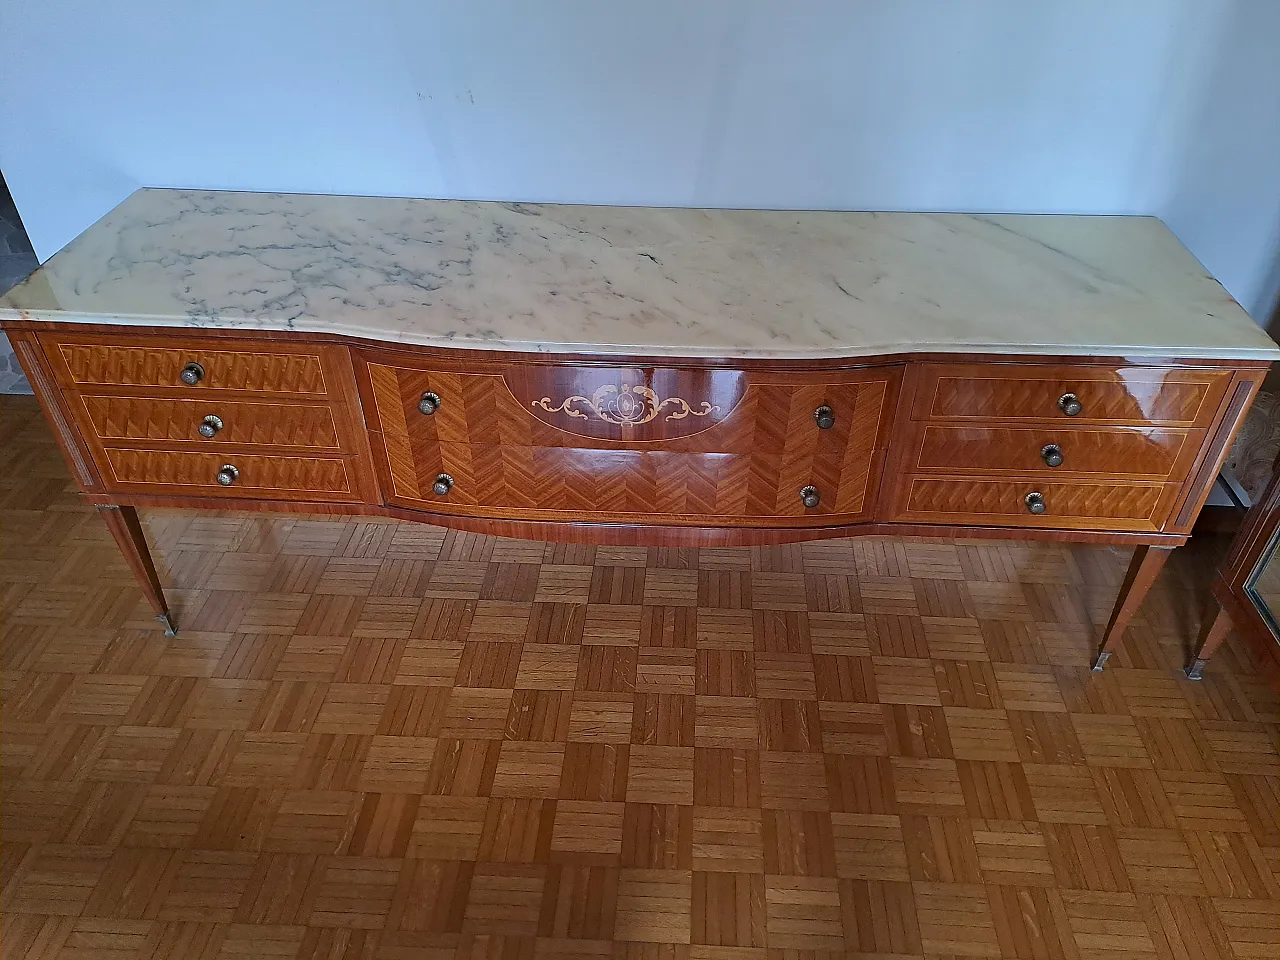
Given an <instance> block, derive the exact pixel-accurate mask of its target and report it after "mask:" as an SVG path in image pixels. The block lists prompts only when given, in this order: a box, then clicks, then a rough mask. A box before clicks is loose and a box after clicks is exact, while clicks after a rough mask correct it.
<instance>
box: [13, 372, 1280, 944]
mask: <svg viewBox="0 0 1280 960" xmlns="http://www.w3.org/2000/svg"><path fill="white" fill-rule="evenodd" d="M75 490H76V488H75V484H74V483H73V481H72V479H71V477H70V475H69V474H68V468H67V466H66V465H65V463H64V461H63V459H62V457H61V455H60V453H59V450H58V447H57V445H56V443H55V440H54V438H53V435H52V433H51V432H50V428H49V427H48V425H47V424H46V422H45V420H44V418H43V417H42V416H41V414H40V411H39V408H38V407H37V405H36V403H35V402H34V401H33V400H31V399H29V398H15V397H3V398H0V531H2V533H3V535H2V536H0V657H2V660H0V665H2V668H3V669H2V671H0V680H3V684H4V686H3V695H4V708H5V709H4V716H3V742H2V744H0V746H2V750H0V761H2V769H0V772H2V773H3V789H2V793H0V801H2V806H0V828H2V830H3V835H4V846H3V858H2V860H0V867H2V872H0V884H2V885H0V917H2V920H3V924H4V930H3V938H2V940H0V944H2V947H0V949H2V951H3V955H4V957H6V958H9V957H13V958H33V960H34V958H42V960H44V958H53V957H63V958H72V957H130V958H134V957H136V958H149V960H160V958H165V960H194V958H201V960H215V958H226V960H232V958H264V957H265V958H286V957H287V958H295V957H296V958H302V960H320V958H326V960H332V958H353V960H354V958H403V957H415V958H417V957H424V958H439V957H450V958H453V957H459V958H462V957H619V958H659V957H671V958H688V960H693V958H725V960H728V958H733V960H751V958H759V960H765V958H777V960H781V958H784V957H787V958H790V957H796V958H799V957H807V958H824V960H825V958H830V960H835V958H836V957H868V958H870V957H876V958H885V957H897V958H906V957H914V958H924V957H929V958H942V957H954V956H962V957H1008V958H1027V960H1032V958H1039V957H1046V958H1056V957H1062V958H1071V960H1076V958H1079V960H1086V958H1094V957H1105V958H1117V960H1119V958H1128V957H1143V958H1158V960H1183V958H1192V957H1197V958H1201V957H1203V958H1222V960H1259V958H1266V957H1273V956H1276V955H1277V953H1278V952H1280V920H1278V918H1280V886H1278V883H1280V876H1278V874H1280V823H1278V821H1277V818H1276V811H1277V809H1280V751H1278V748H1277V726H1278V725H1280V697H1278V696H1277V695H1276V693H1275V692H1273V690H1272V689H1271V688H1270V687H1269V685H1268V681H1267V679H1266V678H1265V677H1264V675H1262V674H1260V673H1258V672H1256V671H1255V668H1254V667H1253V665H1252V662H1251V660H1250V657H1249V654H1248V651H1247V649H1246V648H1245V647H1243V646H1242V645H1241V641H1240V639H1239V638H1236V637H1233V638H1231V639H1230V640H1229V641H1228V643H1227V645H1226V646H1225V647H1224V648H1223V649H1222V651H1221V652H1220V653H1219V654H1218V656H1217V657H1216V658H1215V659H1214V660H1213V661H1212V662H1211V663H1210V664H1209V666H1208V668H1207V671H1206V679H1205V681H1204V682H1203V683H1202V684H1192V683H1189V682H1187V681H1185V680H1184V679H1182V678H1181V676H1180V674H1179V672H1178V668H1179V667H1180V666H1181V664H1182V662H1183V659H1184V651H1185V649H1186V647H1187V646H1188V645H1189V644H1190V643H1191V642H1192V641H1193V640H1194V638H1195V636H1196V632H1197V614H1198V609H1199V607H1200V602H1201V600H1202V598H1203V595H1204V591H1205V589H1206V587H1207V582H1208V580H1207V575H1206V569H1207V568H1206V561H1204V560H1203V558H1201V559H1199V560H1198V559H1197V557H1196V554H1195V552H1194V548H1191V549H1188V550H1185V551H1178V552H1177V553H1175V555H1174V557H1173V558H1172V559H1171V560H1170V562H1169V564H1168V566H1167V567H1166V568H1165V570H1164V572H1163V573H1162V574H1161V577H1160V579H1159V580H1158V581H1157V583H1156V585H1155V587H1154V589H1153V591H1152V593H1151V595H1150V597H1149V599H1148V601H1147V603H1146V604H1145V605H1144V606H1143V607H1142V609H1141V610H1140V611H1139V612H1138V614H1137V617H1136V618H1135V620H1134V623H1133V626H1132V627H1131V629H1130V631H1129V635H1128V637H1127V639H1126V642H1125V644H1124V645H1123V646H1122V647H1121V648H1120V649H1119V651H1118V652H1117V654H1116V656H1115V658H1114V659H1113V662H1112V664H1111V666H1109V667H1108V670H1107V672H1105V673H1102V674H1098V675H1094V674H1091V673H1090V672H1089V670H1088V666H1087V664H1088V661H1089V658H1090V654H1091V652H1092V649H1093V647H1094V646H1095V645H1096V643H1097V639H1098V637H1099V635H1100V629H1101V626H1102V624H1103V623H1105V620H1106V617H1107V615H1108V612H1109V611H1110V608H1111V603H1112V599H1113V597H1114V593H1115V589H1116V587H1117V585H1118V583H1119V581H1120V578H1121V576H1122V575H1123V572H1124V569H1125V566H1126V564H1127V563H1128V560H1129V556H1128V551H1127V550H1125V549H1114V548H1107V547H1083V546H1075V547H1071V546H1065V545H1057V544H1047V543H1017V544H1015V543H1008V542H988V541H970V540H937V539H935V540H930V541H920V540H905V541H904V540H900V539H897V540H889V539H875V538H863V539H858V540H829V541H824V542H821V543H812V544H804V545H798V544H793V545H785V546H770V547H758V548H750V549H747V548H741V549H724V548H718V549H717V548H704V549H683V548H680V549H677V548H647V549H646V548H643V547H604V546H589V545H572V544H560V545H556V544H543V543H536V542H526V541H517V540H504V539H498V538H491V537H486V536H480V535H475V534H468V533H462V532H458V531H446V530H444V529H441V528H436V527H431V526H426V525H422V524H406V523H398V522H395V521H393V520H389V519H385V518H372V519H369V518H353V517H346V518H337V517H301V516H294V515H290V516H270V515H266V514H262V513H255V514H210V513H207V512H206V513H200V512H191V511H176V510H173V511H162V510H153V511H143V514H142V516H143V521H144V524H145V527H146V531H147V534H148V536H149V538H150V539H151V541H152V544H153V548H154V554H155V556H156V560H157V566H158V567H159V570H160V576H161V579H162V580H163V581H164V582H165V585H166V588H167V592H168V595H169V599H170V602H171V605H172V606H173V607H174V609H175V613H176V616H177V618H178V620H179V622H180V624H181V629H180V632H179V635H178V636H177V637H172V638H167V637H165V636H164V634H163V632H162V627H161V626H160V625H159V624H157V623H155V622H154V621H153V619H152V616H153V612H152V610H151V608H150V606H149V605H148V604H147V602H146V600H145V598H144V597H143V596H142V594H141V593H140V592H139V590H138V588H137V587H136V585H135V584H134V580H133V577H132V575H131V573H130V571H129V569H128V567H127V565H126V563H125V561H124V560H123V559H122V558H121V556H120V555H119V553H118V552H117V550H116V547H115V545H114V543H113V541H112V538H111V534H110V533H109V532H108V530H107V529H106V528H105V527H104V526H103V524H102V522H101V520H100V519H99V518H98V517H97V516H96V515H95V511H94V510H93V509H92V507H90V506H88V505H86V504H85V503H84V502H83V500H82V499H81V498H80V497H79V496H78V495H77V493H76V492H75ZM1207 562H1208V563H1211V562H1212V560H1211V559H1210V560H1209V561H1207Z"/></svg>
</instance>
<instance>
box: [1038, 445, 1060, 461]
mask: <svg viewBox="0 0 1280 960" xmlns="http://www.w3.org/2000/svg"><path fill="white" fill-rule="evenodd" d="M1040 459H1041V460H1043V461H1044V462H1045V466H1048V467H1060V466H1062V448H1061V447H1060V446H1058V445H1057V444H1056V443H1046V444H1045V445H1044V446H1043V447H1041V448H1040Z"/></svg>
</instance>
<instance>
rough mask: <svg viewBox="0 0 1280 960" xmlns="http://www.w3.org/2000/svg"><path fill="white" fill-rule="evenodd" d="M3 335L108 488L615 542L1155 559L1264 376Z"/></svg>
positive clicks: (195, 501)
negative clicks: (1112, 548)
mask: <svg viewBox="0 0 1280 960" xmlns="http://www.w3.org/2000/svg"><path fill="white" fill-rule="evenodd" d="M11 330H12V336H13V337H14V339H15V342H16V343H17V345H18V348H19V351H20V356H21V357H22V358H23V362H24V364H26V366H27V368H28V371H29V372H30V373H31V374H32V382H33V383H34V384H35V385H36V387H37V389H38V390H39V391H40V394H41V398H42V400H43V402H44V403H45V404H46V407H47V409H48V410H49V412H50V417H51V420H52V421H53V422H54V424H55V426H60V429H61V438H62V440H63V443H64V445H65V446H66V448H67V451H68V456H69V458H70V459H71V460H72V462H73V465H76V464H79V466H80V476H79V479H80V480H81V483H82V485H83V486H84V488H85V490H86V493H87V494H88V495H89V496H90V497H91V499H93V500H94V501H95V502H97V503H100V504H104V505H112V506H115V505H117V504H119V502H120V501H122V500H123V501H126V502H128V503H130V504H135V503H136V504H143V505H146V504H154V505H199V504H200V503H201V502H202V501H208V502H209V503H211V504H212V503H221V504H225V505H235V506H241V507H248V506H252V505H254V504H257V503H262V504H265V505H267V506H269V507H272V508H287V509H307V508H308V504H310V505H312V507H311V508H312V509H324V510H333V509H351V510H358V511H365V512H369V511H374V512H385V513H390V514H392V515H395V516H404V517H409V516H420V517H422V518H423V519H429V520H431V521H433V522H436V523H443V524H448V525H454V526H461V527H464V528H466V529H471V530H478V531H484V532H492V533H499V534H509V535H514V536H536V537H541V538H552V539H556V538H563V539H574V540H604V541H612V542H626V543H661V544H679V543H686V544H697V543H708V544H710V543H718V544H732V543H753V542H770V541H779V540H793V539H801V538H810V537H825V536H837V535H852V534H859V533H893V532H903V533H911V534H917V535H919V534H926V535H928V534H942V535H955V534H963V535H966V536H1002V535H1010V533H1012V532H1016V534H1017V535H1019V536H1028V535H1030V536H1037V537H1050V538H1054V539H1063V538H1066V539H1087V540H1093V541H1111V542H1124V541H1126V540H1128V541H1129V542H1134V543H1138V544H1140V545H1144V546H1141V547H1140V550H1139V554H1138V557H1137V559H1136V560H1135V567H1136V568H1143V565H1144V564H1145V565H1146V569H1147V571H1148V579H1149V577H1150V576H1153V575H1154V574H1153V573H1151V572H1150V570H1149V568H1150V565H1151V564H1152V563H1153V562H1154V563H1155V564H1156V565H1157V566H1158V562H1159V559H1160V558H1162V557H1163V556H1164V554H1165V553H1166V552H1167V547H1170V546H1173V545H1176V544H1178V543H1180V542H1182V541H1183V540H1185V538H1186V536H1187V534H1188V533H1189V532H1190V528H1191V523H1192V522H1193V520H1194V518H1195V515H1196V513H1197V512H1198V510H1199V507H1200V505H1201V503H1202V502H1203V499H1204V497H1205V496H1206V494H1207V492H1208V487H1209V484H1210V483H1211V482H1212V479H1213V477H1214V476H1215V474H1216V471H1217V469H1218V467H1219V465H1220V462H1221V460H1222V458H1223V456H1224V455H1225V452H1226V446H1227V443H1228V441H1229V439H1230V437H1231V435H1232V433H1233V432H1234V429H1235V427H1236V425H1237V423H1238V422H1239V420H1240V418H1241V416H1242V414H1243V412H1244V410H1245V409H1246V407H1247V405H1248V402H1249V400H1250V399H1251V397H1252V395H1253V393H1254V391H1255V390H1256V389H1257V386H1258V383H1259V382H1260V380H1261V377H1262V375H1263V373H1264V372H1265V367H1264V366H1263V365H1249V364H1243V363H1241V364H1234V365H1228V364H1212V363H1204V362H1196V363H1185V362H1183V363H1135V362H1123V361H1113V362H1100V361H1095V360H1090V361H1088V362H1072V363H1066V362H1057V363H1044V362H1040V361H1039V360H1037V359H1033V358H1027V359H1025V360H1018V359H1015V358H1009V357H1003V356H1002V357H991V358H988V359H986V360H985V361H972V360H970V361H966V362H963V363H949V362H945V361H939V360H935V359H930V358H927V357H925V358H915V357H903V358H893V359H873V360H868V361H866V362H862V363H838V364H836V363H826V364H795V363H791V364H768V363H745V364H742V365H740V366H732V367H727V366H724V365H720V364H712V363H698V362H694V361H684V362H680V363H672V362H670V361H667V362H663V363H658V364H655V363H642V362H636V363H631V364H625V365H624V364H618V363H616V362H614V363H608V362H606V363H601V362H599V361H580V362H568V361H558V360H556V359H554V358H547V359H532V358H531V359H514V358H510V357H505V358H504V357H501V356H494V355H484V354H476V353H467V352H464V351H456V350H449V351H441V350H428V349H418V350H405V349H396V350H388V349H382V348H378V347H377V346H374V345H368V344H362V343H359V342H355V341H350V342H343V341H341V340H339V339H337V338H323V337H306V338H295V341H290V342H287V343H286V342H281V341H280V340H279V339H276V338H271V339H265V338H259V337H253V336H248V335H246V336H242V337H237V338H227V337H200V336H194V335H187V334H184V335H180V336H179V335H175V334H171V333H166V332H164V331H160V330H152V331H146V332H132V331H131V332H128V333H124V332H120V331H111V332H110V334H109V335H104V334H103V333H101V332H83V331H82V330H69V329H66V328H58V329H53V328H50V327H49V326H48V325H40V326H35V325H33V326H31V327H28V328H22V327H16V326H15V327H11ZM108 336H109V341H110V342H108ZM1002 531H1003V532H1002ZM121 536H122V537H125V539H126V540H127V539H128V537H127V536H126V534H124V533H122V534H121ZM1145 545H1156V546H1158V547H1160V548H1161V549H1159V550H1157V551H1156V552H1155V553H1153V554H1149V553H1148V551H1147V547H1146V546H1145ZM144 566H145V565H144ZM1137 573H1138V574H1141V573H1142V569H1137ZM157 589H158V588H157ZM157 596H158V594H157ZM1138 596H1140V591H1139V594H1138ZM1122 601H1123V598H1122ZM161 603H162V601H161ZM1129 603H1130V606H1133V605H1134V604H1135V603H1136V599H1135V598H1134V596H1129ZM1122 605H1123V602H1122ZM1118 609H1119V608H1118ZM1131 612H1132V611H1131V610H1130V611H1129V613H1128V614H1126V615H1124V616H1121V617H1120V618H1119V619H1118V620H1117V622H1115V623H1113V625H1112V629H1111V630H1109V632H1108V636H1107V638H1105V639H1104V643H1103V647H1102V650H1103V655H1102V656H1100V660H1099V662H1101V661H1103V660H1105V658H1106V655H1109V653H1110V650H1111V649H1112V648H1113V647H1114V643H1115V641H1116V639H1117V638H1118V636H1119V631H1120V630H1122V629H1123V626H1124V623H1125V622H1126V621H1127V619H1128V615H1130V614H1131Z"/></svg>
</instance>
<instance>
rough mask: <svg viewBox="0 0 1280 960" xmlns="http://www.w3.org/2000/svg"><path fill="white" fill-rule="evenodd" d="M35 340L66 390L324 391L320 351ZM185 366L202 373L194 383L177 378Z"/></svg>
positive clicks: (208, 343)
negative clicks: (194, 366) (196, 367)
mask: <svg viewBox="0 0 1280 960" xmlns="http://www.w3.org/2000/svg"><path fill="white" fill-rule="evenodd" d="M176 339H177V338H175V340H176ZM41 342H42V344H43V346H44V349H45V353H46V355H48V356H49V357H50V358H51V359H53V360H55V361H59V362H55V369H57V371H58V373H59V375H60V379H62V380H64V381H65V382H66V383H67V385H69V386H91V385H96V386H129V387H163V388H169V389H173V390H182V391H190V392H191V393H193V394H196V393H202V392H207V391H211V390H245V391H253V392H258V393H281V394H306V395H317V396H322V395H324V394H326V393H327V392H328V389H327V385H326V383H325V373H324V369H323V366H324V365H323V363H322V362H321V357H322V354H323V353H324V348H322V347H310V348H308V347H305V346H304V347H302V348H300V349H286V348H284V347H279V348H266V347H264V346H263V345H262V344H261V343H258V342H253V341H239V342H237V341H227V340H219V341H215V340H212V339H200V338H199V337H191V338H187V337H183V338H181V345H171V344H170V343H168V342H161V341H155V342H150V341H149V342H146V343H135V344H104V343H95V342H90V341H86V340H84V339H79V338H74V337H70V336H68V335H64V334H45V335H43V336H42V337H41ZM188 363H198V364H200V366H201V367H202V368H203V370H204V376H203V378H202V379H201V380H200V382H199V383H197V384H195V385H191V386H188V385H187V384H184V383H183V382H182V381H181V380H180V379H179V375H180V374H181V373H182V369H183V367H184V366H186V365H187V364H188ZM59 368H60V369H59Z"/></svg>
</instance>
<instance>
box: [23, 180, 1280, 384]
mask: <svg viewBox="0 0 1280 960" xmlns="http://www.w3.org/2000/svg"><path fill="white" fill-rule="evenodd" d="M0 318H2V319H29V320H51V321H62V322H83V323H106V324H110V323H120V324H129V325H146V326H161V327H168V326H172V327H189V328H213V329H225V330H246V331H247V330H267V331H271V330H296V331H299V332H312V333H333V334H342V335H348V336H352V337H359V338H364V339H370V340H375V341H385V342H390V343H400V344H419V345H428V346H439V347H461V348H471V349H486V350H512V351H520V352H589V353H600V354H606V355H607V354H618V355H622V354H653V355H659V356H672V357H676V356H688V357H711V356H720V357H744V358H762V359H769V358H777V359H812V358H826V357H831V358H839V357H857V356H883V355H890V354H897V353H935V352H936V353H1001V354H1031V355H1035V354H1044V355H1049V354H1055V355H1072V356H1080V355H1085V356H1088V355H1097V356H1108V357H1114V356H1133V357H1155V356H1167V357H1173V358H1182V357H1185V358H1187V359H1202V360H1204V359H1208V360H1213V359H1220V360H1247V359H1257V360H1274V359H1280V348H1278V347H1277V346H1276V344H1275V343H1273V342H1272V341H1271V340H1270V339H1269V338H1268V337H1267V336H1266V334H1265V333H1263V332H1262V330H1260V329H1259V328H1258V327H1257V325H1256V324H1254V323H1253V321H1252V320H1251V319H1250V318H1249V316H1248V314H1247V313H1246V312H1245V311H1244V310H1243V308H1241V307H1240V306H1239V304H1237V303H1236V302H1235V301H1234V300H1233V299H1232V298H1231V297H1230V295H1229V294H1227V292H1226V291H1225V290H1224V289H1223V288H1222V286H1221V285H1220V284H1219V283H1218V282H1217V281H1216V280H1214V279H1213V278H1212V277H1211V276H1209V275H1208V274H1207V272H1206V271H1205V269H1204V267H1202V266H1201V265H1200V264H1199V262H1198V261H1197V260H1196V259H1195V258H1194V257H1193V256H1192V255H1191V254H1190V253H1189V252H1188V251H1187V250H1186V249H1185V248H1184V247H1183V246H1182V245H1181V243H1179V242H1178V240H1177V239H1176V238H1175V237H1174V236H1173V234H1172V233H1171V232H1170V231H1169V230H1168V229H1167V228H1166V227H1165V226H1164V225H1163V224H1162V223H1161V222H1160V221H1159V220H1156V219H1153V218H1149V217H1095V216H1067V215H1019V214H999V215H970V214H922V213H885V214H879V213H843V212H828V211H764V210H704V209H681V208H652V207H592V206H573V205H554V204H524V203H502V202H485V201H461V200H412V199H392V198H380V197H346V196H320V195H307V194H265V193H234V192H218V191H193V190H168V189H144V190H139V191H137V192H136V193H134V194H133V195H131V196H130V197H128V198H127V199H126V200H125V201H124V202H123V203H121V204H120V205H119V206H117V207H116V208H115V209H114V210H112V211H110V212H109V213H108V214H107V215H106V216H104V217H103V218H102V219H101V220H99V221H98V222H97V223H96V224H94V225H93V226H91V227H90V228H89V229H87V230H86V231H85V232H84V233H82V234H81V235H80V236H79V237H77V238H76V239H75V240H74V241H72V242H71V243H70V244H69V245H68V246H67V247H66V248H64V249H63V250H62V251H61V252H59V253H58V254H56V255H55V256H54V257H52V258H51V259H50V260H49V261H48V262H47V263H45V264H44V265H43V266H42V267H41V268H40V269H39V270H37V271H36V272H35V273H34V274H33V275H32V276H31V277H30V278H28V280H27V281H25V282H24V283H22V284H20V285H19V286H18V287H15V288H14V289H13V290H12V291H10V292H9V294H8V295H7V296H5V297H0Z"/></svg>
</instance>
